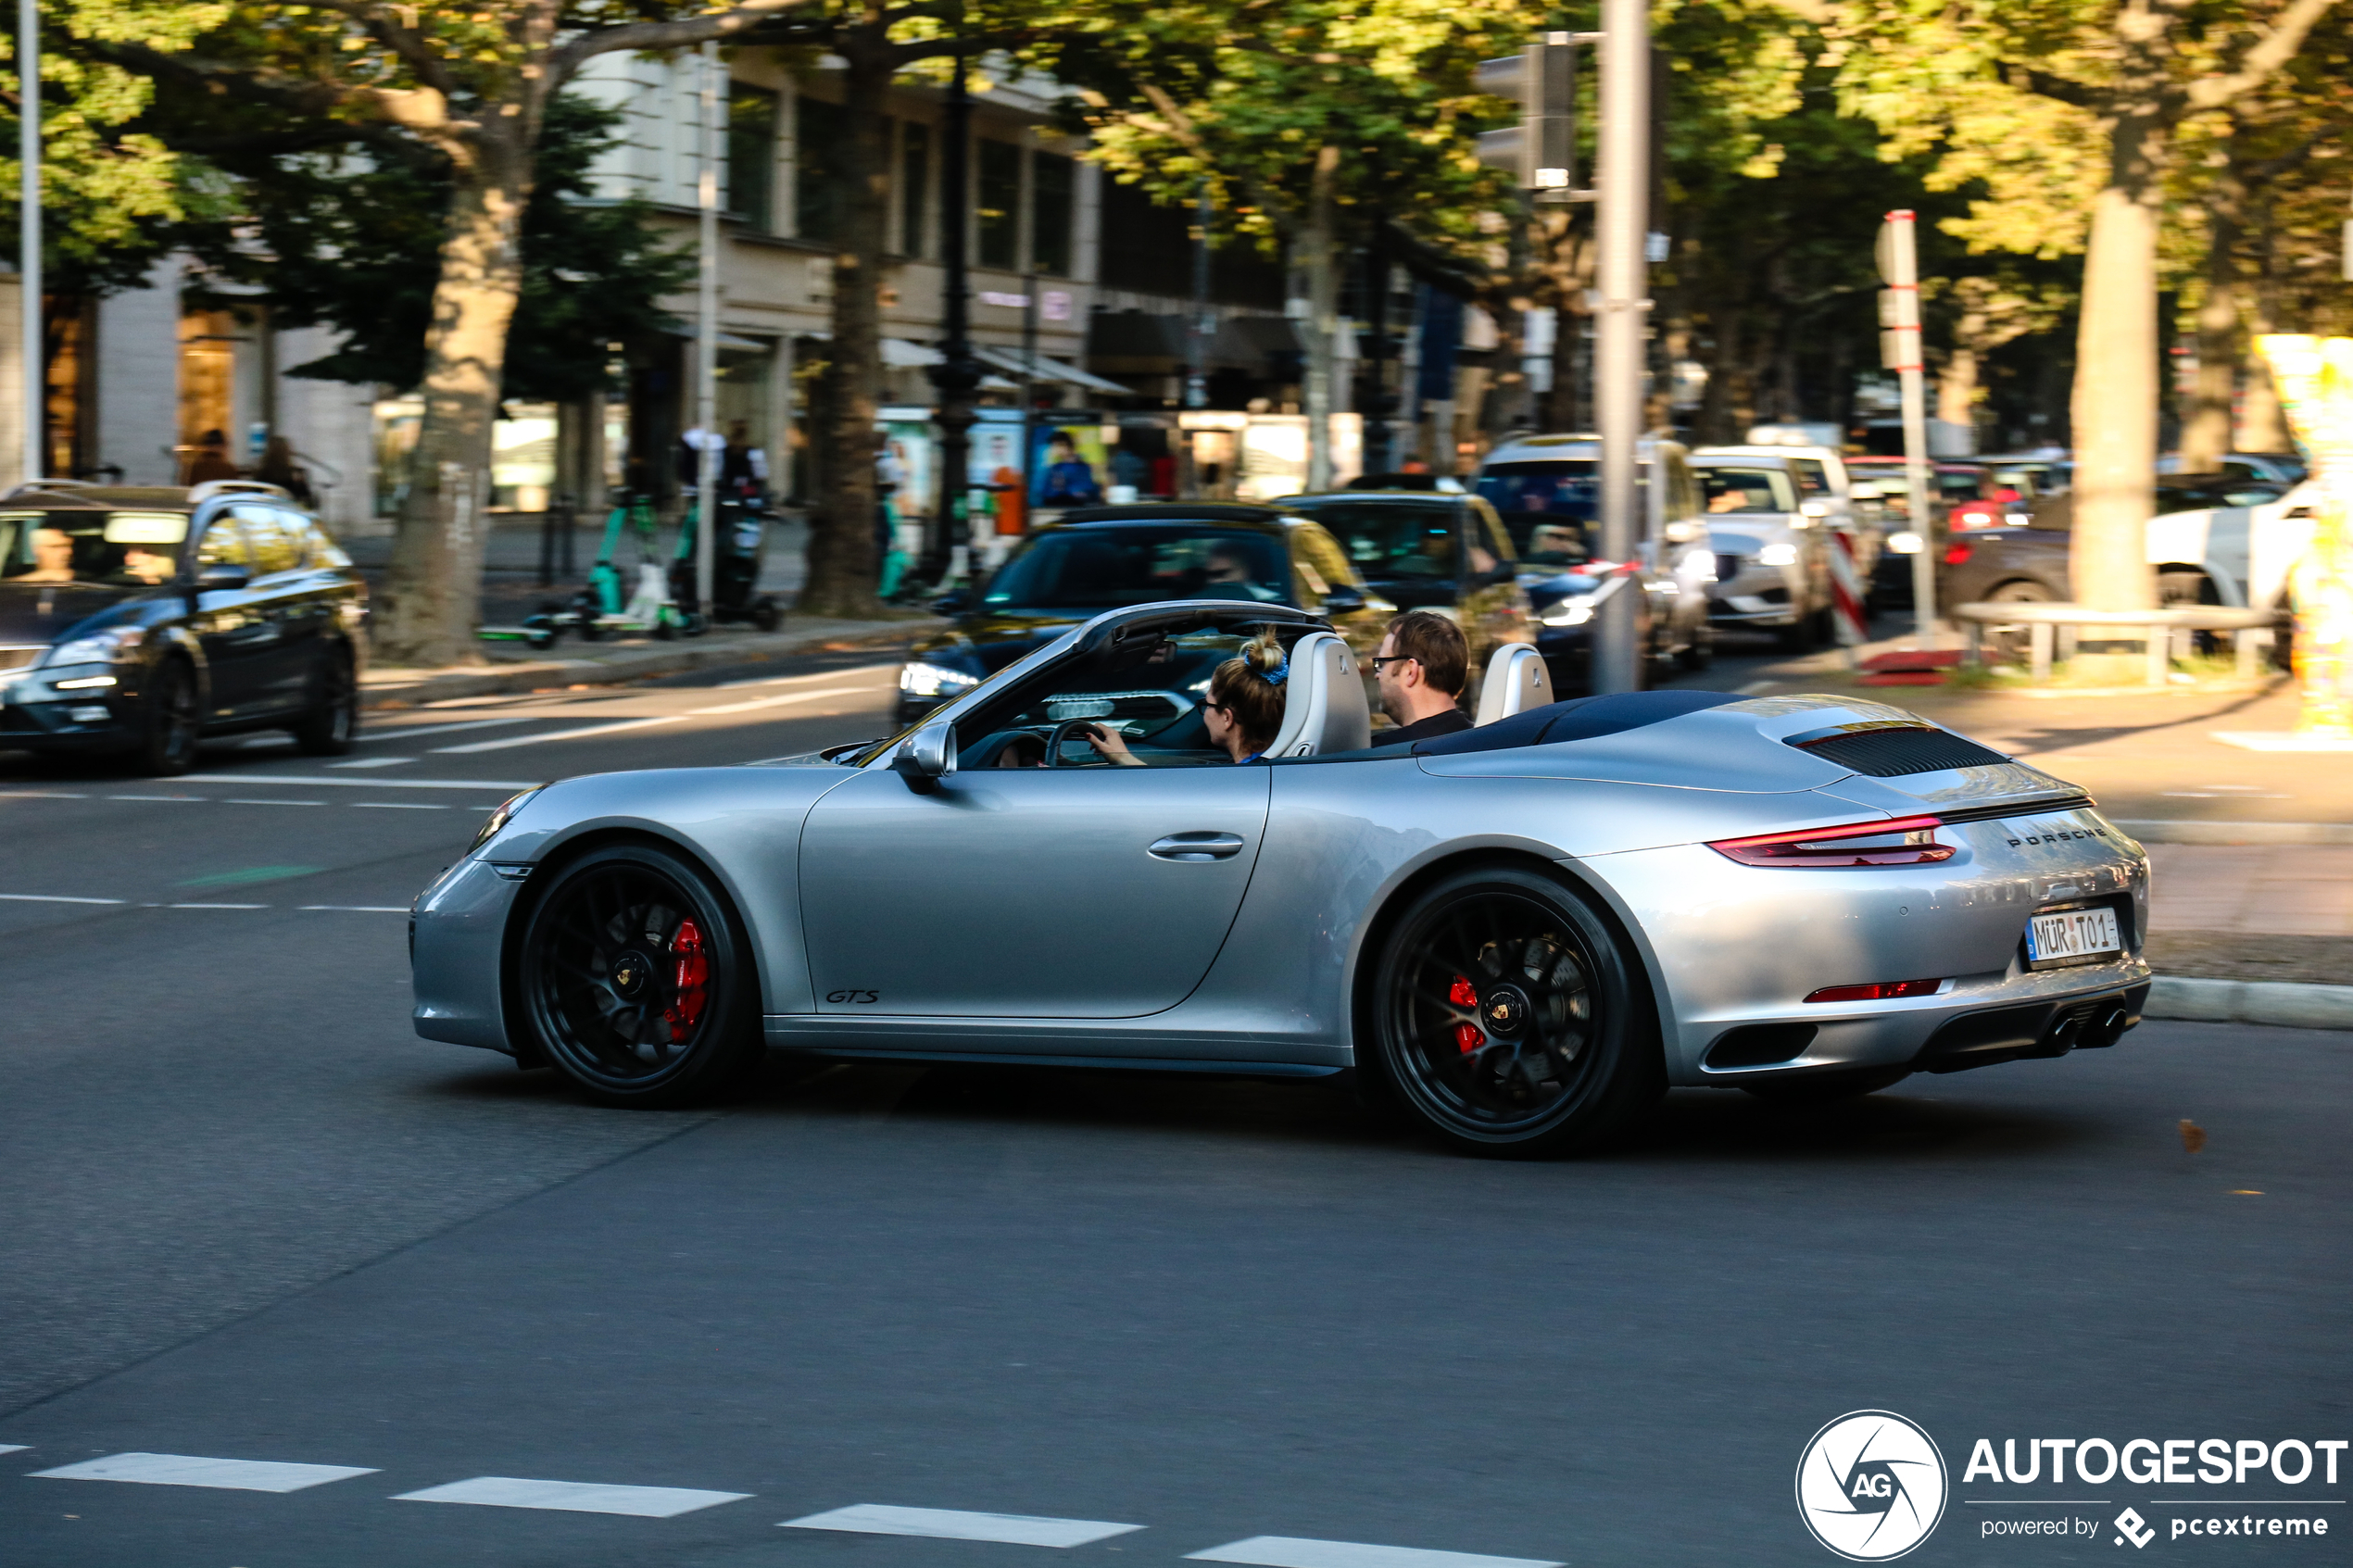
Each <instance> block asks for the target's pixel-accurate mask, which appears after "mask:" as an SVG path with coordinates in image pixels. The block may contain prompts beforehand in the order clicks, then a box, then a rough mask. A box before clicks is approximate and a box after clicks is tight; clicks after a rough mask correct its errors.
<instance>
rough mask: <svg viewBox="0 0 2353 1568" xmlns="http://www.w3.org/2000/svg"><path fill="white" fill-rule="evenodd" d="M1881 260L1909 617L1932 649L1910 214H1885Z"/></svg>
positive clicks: (1923, 411)
mask: <svg viewBox="0 0 2353 1568" xmlns="http://www.w3.org/2000/svg"><path fill="white" fill-rule="evenodd" d="M1882 260H1883V261H1884V263H1885V270H1886V274H1887V287H1888V291H1889V293H1890V294H1891V295H1893V296H1894V297H1893V299H1892V300H1891V302H1890V303H1891V305H1892V306H1893V310H1894V318H1895V319H1894V320H1892V321H1890V322H1889V323H1888V330H1889V331H1890V332H1892V333H1894V359H1895V377H1896V383H1897V385H1898V387H1899V388H1900V389H1901V390H1902V393H1903V396H1904V492H1905V500H1906V505H1907V506H1908V507H1909V508H1910V511H1911V519H1912V528H1911V532H1912V533H1914V534H1916V535H1918V536H1919V542H1920V547H1919V553H1918V554H1916V555H1914V556H1913V557H1912V617H1913V621H1914V623H1915V625H1916V626H1917V628H1918V630H1919V639H1920V646H1923V647H1933V646H1935V640H1936V550H1935V546H1936V529H1935V521H1936V520H1935V519H1934V518H1933V517H1931V515H1930V513H1929V509H1928V508H1929V494H1928V401H1927V389H1926V388H1925V387H1924V386H1923V385H1922V384H1921V366H1920V264H1919V250H1918V248H1917V247H1916V246H1915V245H1914V243H1913V223H1912V215H1911V213H1910V212H1908V211H1898V212H1891V213H1889V214H1888V215H1887V254H1886V255H1885V257H1882Z"/></svg>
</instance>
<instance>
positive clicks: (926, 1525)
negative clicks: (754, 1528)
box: [777, 1502, 1143, 1547]
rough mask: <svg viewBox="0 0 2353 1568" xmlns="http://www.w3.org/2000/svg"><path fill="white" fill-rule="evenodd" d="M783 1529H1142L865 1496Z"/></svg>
mask: <svg viewBox="0 0 2353 1568" xmlns="http://www.w3.org/2000/svg"><path fill="white" fill-rule="evenodd" d="M777 1528H778V1529H781V1530H845V1531H849V1532H851V1533H853V1534H856V1535H862V1536H927V1537H931V1538H933V1539H935V1540H944V1541H1004V1542H1007V1543H1009V1544H1011V1545H1013V1546H1051V1547H1074V1546H1085V1545H1086V1544H1087V1543H1088V1542H1089V1541H1101V1540H1108V1539H1109V1538H1110V1537H1114V1536H1125V1535H1126V1534H1128V1533H1129V1532H1130V1531H1134V1530H1140V1529H1142V1528H1143V1526H1142V1525H1141V1524H1111V1523H1110V1522H1108V1521H1106V1520H1101V1519H1046V1518H1039V1517H1038V1516H1036V1515H1032V1514H1026V1513H966V1512H962V1511H961V1510H957V1509H952V1508H892V1507H889V1506H887V1505H885V1504H882V1503H871V1502H862V1503H858V1504H855V1505H853V1506H851V1507H849V1508H837V1509H834V1510H832V1511H831V1512H825V1513H812V1514H810V1515H808V1516H807V1517H806V1518H801V1519H787V1520H786V1521H785V1522H784V1523H783V1524H779V1525H778V1526H777Z"/></svg>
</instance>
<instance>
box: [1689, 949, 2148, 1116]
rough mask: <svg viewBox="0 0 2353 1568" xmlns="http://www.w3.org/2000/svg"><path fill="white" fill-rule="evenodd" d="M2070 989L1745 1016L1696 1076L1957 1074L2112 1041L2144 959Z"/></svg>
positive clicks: (1715, 1043) (2140, 979)
mask: <svg viewBox="0 0 2353 1568" xmlns="http://www.w3.org/2000/svg"><path fill="white" fill-rule="evenodd" d="M2069 979H2070V980H2071V981H2073V982H2074V983H2075V984H2074V987H2073V988H2072V989H2070V990H2068V991H2065V992H2063V993H2060V994H2057V995H2052V996H2043V997H2034V998H2032V999H2031V1000H2026V1001H2014V1002H2008V1003H2005V1004H2003V1005H2001V1006H1997V1007H1985V1006H1982V1005H1978V1006H1968V1007H1949V1006H1948V1007H1941V1008H1937V1007H1930V1008H1922V1009H1919V1010H1910V1011H1906V1012H1901V1013H1892V1014H1891V1013H1883V1014H1881V1015H1879V1016H1877V1017H1871V1018H1843V1019H1831V1020H1823V1021H1819V1022H1816V1021H1811V1020H1805V1019H1791V1020H1786V1021H1782V1022H1772V1023H1744V1024H1740V1025H1736V1026H1735V1027H1733V1028H1730V1029H1728V1030H1725V1031H1724V1032H1723V1033H1722V1034H1720V1035H1717V1036H1716V1038H1715V1039H1714V1040H1712V1041H1710V1042H1709V1043H1708V1047H1707V1048H1706V1050H1705V1052H1704V1053H1703V1054H1702V1056H1701V1059H1700V1062H1699V1076H1698V1080H1697V1081H1698V1082H1701V1083H1721V1084H1726V1085H1731V1086H1738V1085H1741V1084H1743V1083H1756V1082H1759V1081H1760V1080H1763V1079H1767V1078H1785V1077H1803V1076H1808V1075H1811V1074H1813V1073H1839V1072H1846V1071H1851V1070H1855V1069H1865V1070H1879V1069H1886V1068H1892V1067H1893V1068H1908V1069H1910V1070H1911V1071H1912V1072H1915V1073H1960V1072H1965V1071H1967V1070H1968V1069H1969V1068H1972V1067H1992V1066H1994V1065H1995V1064H1997V1063H1999V1062H2005V1061H2021V1060H2034V1059H2048V1058H2055V1057H2062V1056H2065V1055H2067V1054H2068V1053H2069V1052H2070V1051H2073V1050H2088V1049H2093V1048H2095V1047H2106V1046H2113V1045H2115V1044H2116V1043H2117V1041H2118V1040H2119V1039H2120V1038H2121V1037H2122V1036H2123V1035H2124V1033H2125V1032H2126V1031H2127V1030H2130V1029H2132V1028H2133V1027H2134V1026H2135V1025H2137V1024H2138V1023H2139V1022H2141V1009H2142V1008H2143V1006H2144V1005H2145V1004H2146V1002H2147V1000H2148V994H2149V979H2148V969H2147V966H2146V965H2145V964H2139V963H2129V964H2115V965H2106V966H2103V967H2102V968H2101V969H2100V970H2098V971H2096V972H2089V971H2084V970H2076V971H2073V972H2070V974H2069Z"/></svg>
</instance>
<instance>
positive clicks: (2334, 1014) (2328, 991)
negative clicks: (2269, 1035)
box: [2141, 974, 2353, 1029]
mask: <svg viewBox="0 0 2353 1568" xmlns="http://www.w3.org/2000/svg"><path fill="white" fill-rule="evenodd" d="M2141 1014H2142V1016H2143V1017H2145V1018H2179V1019H2188V1020H2193V1021H2196V1022H2201V1023H2270V1024H2275V1025H2277V1026H2279V1027H2280V1028H2283V1029H2353V985H2291V984H2289V983H2288V982H2286V981H2282V980H2185V979H2179V978H2176V977H2174V976H2171V975H2162V974H2161V975H2158V977H2157V980H2156V982H2155V983H2154V984H2153V985H2150V986H2149V997H2148V1001H2147V1002H2146V1004H2145V1005H2144V1006H2143V1007H2142V1009H2141Z"/></svg>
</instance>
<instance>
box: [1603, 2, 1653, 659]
mask: <svg viewBox="0 0 2353 1568" xmlns="http://www.w3.org/2000/svg"><path fill="white" fill-rule="evenodd" d="M1602 33H1603V37H1602V51H1601V53H1602V70H1601V77H1602V137H1601V157H1600V169H1599V185H1600V190H1601V215H1600V224H1599V227H1600V234H1599V241H1600V245H1599V250H1600V256H1599V262H1600V267H1599V270H1600V274H1601V277H1600V282H1601V295H1602V309H1601V331H1600V334H1599V335H1600V340H1601V341H1600V344H1599V348H1598V352H1597V353H1596V354H1595V355H1594V366H1593V403H1594V409H1595V412H1596V414H1597V415H1598V417H1599V421H1600V424H1601V427H1602V536H1601V541H1600V548H1601V555H1602V558H1604V559H1605V560H1609V561H1613V562H1617V563H1619V564H1621V565H1622V564H1624V563H1625V562H1628V561H1630V560H1632V559H1633V558H1634V556H1635V552H1636V550H1637V548H1638V547H1639V546H1640V544H1641V537H1642V517H1641V514H1640V512H1639V511H1638V509H1637V508H1638V505H1639V499H1638V495H1637V493H1636V490H1635V478H1636V463H1637V460H1638V453H1637V450H1636V448H1637V444H1638V443H1639V442H1640V440H1641V439H1642V393H1643V385H1642V383H1643V373H1642V372H1643V354H1642V334H1643V328H1644V323H1645V315H1644V312H1646V311H1647V310H1648V309H1649V308H1650V300H1649V299H1648V298H1647V297H1646V295H1648V293H1649V288H1648V283H1649V266H1648V263H1647V262H1646V261H1645V260H1644V258H1643V252H1642V244H1643V241H1642V236H1643V232H1644V230H1645V229H1646V228H1647V227H1648V222H1649V220H1648V215H1647V213H1646V212H1645V210H1644V209H1645V208H1646V207H1648V206H1649V198H1650V178H1651V177H1650V87H1651V68H1650V15H1649V6H1648V5H1647V3H1646V0H1602ZM1636 630H1637V626H1636V621H1635V614H1634V596H1633V595H1632V594H1626V593H1619V594H1612V595H1611V596H1609V597H1608V598H1606V599H1604V601H1603V602H1602V604H1601V605H1600V607H1599V613H1598V614H1597V615H1596V616H1595V617H1594V620H1593V633H1592V636H1593V643H1592V647H1593V661H1592V679H1593V690H1594V691H1595V692H1596V693H1600V692H1629V691H1633V690H1635V689H1636V688H1637V687H1639V686H1640V685H1641V684H1642V680H1641V676H1642V670H1641V666H1640V662H1639V659H1638V658H1637V654H1638V650H1637V649H1636V647H1635V646H1634V639H1635V633H1636Z"/></svg>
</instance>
